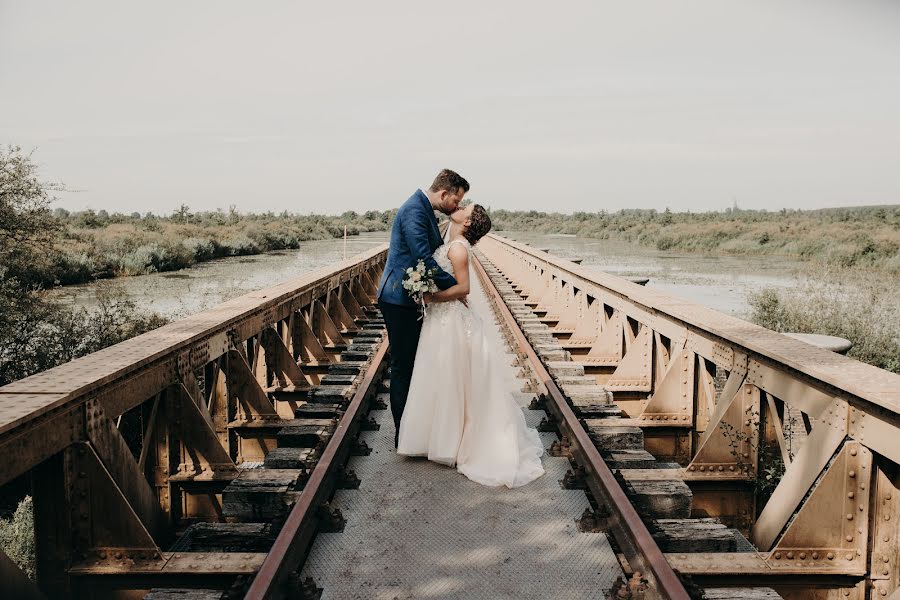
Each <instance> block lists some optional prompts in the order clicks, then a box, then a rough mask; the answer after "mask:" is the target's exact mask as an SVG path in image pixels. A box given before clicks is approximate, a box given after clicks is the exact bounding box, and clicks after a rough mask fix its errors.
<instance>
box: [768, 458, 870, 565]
mask: <svg viewBox="0 0 900 600" xmlns="http://www.w3.org/2000/svg"><path fill="white" fill-rule="evenodd" d="M871 482H872V453H871V452H870V451H869V450H868V449H866V448H865V447H863V446H861V445H860V444H859V443H857V442H852V441H848V442H847V443H845V444H844V446H843V447H842V448H841V450H840V452H839V453H838V455H837V457H836V458H835V459H834V461H833V462H832V463H831V465H830V466H829V467H828V469H827V470H826V472H825V474H824V475H823V476H822V477H821V478H820V480H819V481H818V482H817V483H816V484H815V487H814V488H813V491H812V493H811V494H809V496H808V497H807V498H806V499H805V500H804V501H803V504H802V505H801V506H800V509H799V510H798V511H797V514H796V515H795V516H794V517H793V518H792V519H791V521H790V523H789V525H788V527H787V529H786V531H785V532H784V533H783V534H782V535H781V537H780V538H779V539H778V541H777V543H776V544H775V546H774V547H773V548H772V551H771V552H770V553H769V557H768V559H767V562H768V563H769V565H770V566H771V567H772V568H773V569H782V568H795V567H812V566H817V567H819V568H822V569H828V568H835V569H838V570H840V571H842V572H853V573H860V574H862V573H865V571H866V552H867V547H866V546H867V542H868V528H869V494H870V492H871Z"/></svg>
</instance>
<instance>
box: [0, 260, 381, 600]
mask: <svg viewBox="0 0 900 600" xmlns="http://www.w3.org/2000/svg"><path fill="white" fill-rule="evenodd" d="M386 255H387V246H386V244H385V245H382V246H380V247H377V248H374V249H372V250H369V251H367V252H364V253H362V254H359V255H357V256H355V257H353V258H350V259H348V260H346V261H344V262H341V263H339V264H336V265H332V266H328V267H326V268H323V269H320V270H317V271H315V272H312V273H309V274H306V275H303V276H300V277H298V278H296V279H292V280H289V281H286V282H284V283H281V284H278V285H275V286H273V287H269V288H266V289H263V290H259V291H256V292H252V293H249V294H246V295H244V296H241V297H239V298H235V299H233V300H231V301H228V302H225V303H223V304H221V305H219V306H217V307H215V308H212V309H210V310H206V311H204V312H200V313H198V314H195V315H193V316H191V317H188V318H185V319H182V320H180V321H177V322H174V323H171V324H168V325H165V326H163V327H161V328H159V329H157V330H154V331H152V332H149V333H146V334H144V335H141V336H138V337H135V338H132V339H130V340H127V341H125V342H122V343H120V344H117V345H115V346H112V347H109V348H106V349H104V350H101V351H99V352H96V353H93V354H91V355H88V356H85V357H83V358H79V359H77V360H74V361H72V362H69V363H67V364H64V365H61V366H59V367H56V368H54V369H50V370H48V371H45V372H42V373H39V374H36V375H33V376H31V377H27V378H25V379H22V380H19V381H16V382H14V383H11V384H9V385H7V386H4V387H2V388H0V457H2V460H0V485H4V484H6V483H8V482H10V481H12V480H14V479H15V478H17V477H20V476H25V475H28V474H30V475H31V482H32V491H33V495H34V511H35V535H36V554H37V564H36V568H37V576H38V582H39V584H40V585H41V588H42V589H43V591H44V593H47V594H48V595H50V596H51V597H64V596H68V595H69V594H70V593H71V591H72V589H73V588H72V586H73V585H74V584H73V583H72V582H71V581H70V577H71V573H72V572H73V569H74V568H75V567H74V566H75V563H79V562H80V563H82V567H81V568H83V569H84V570H86V571H85V572H87V571H89V570H90V569H94V570H95V571H96V570H97V569H100V570H102V569H103V568H113V567H115V565H117V564H119V565H121V564H124V563H123V562H122V561H131V564H132V566H133V565H134V563H135V561H137V562H138V563H141V561H145V563H146V564H147V565H151V566H148V567H147V568H148V569H150V568H156V567H153V566H152V565H153V564H154V561H158V560H160V559H161V558H162V553H161V551H160V547H163V544H164V542H167V541H169V540H171V537H172V532H173V526H174V525H175V524H176V523H178V522H183V520H185V519H186V520H191V519H194V518H200V519H202V520H213V521H217V520H222V518H223V517H222V514H221V510H222V509H221V500H220V498H221V496H220V495H219V496H217V494H220V493H221V490H222V488H223V487H224V486H225V485H227V483H228V482H229V481H231V480H232V479H233V478H234V477H235V473H236V470H237V468H236V465H237V464H240V463H241V462H254V461H261V460H262V459H263V458H264V456H265V453H266V450H267V447H266V444H267V441H266V439H265V436H254V435H243V434H242V435H238V434H237V433H236V432H238V431H241V432H244V433H246V431H245V430H250V429H253V428H254V427H260V426H261V425H262V426H264V425H265V422H266V421H267V420H276V419H282V418H288V419H290V418H293V417H294V408H295V405H296V403H297V401H296V400H295V399H296V398H299V397H301V395H302V392H305V391H307V390H309V389H310V388H311V387H312V386H314V385H317V384H319V382H320V381H321V377H322V375H323V374H324V373H325V372H326V371H327V369H328V366H329V365H330V364H332V363H333V362H336V361H337V360H338V356H339V355H340V353H341V352H342V351H343V350H345V349H346V342H347V339H345V336H348V335H349V333H350V332H352V331H354V330H355V327H356V325H355V323H358V322H360V319H364V318H365V316H366V314H367V313H366V308H367V307H370V306H371V305H373V304H374V302H375V295H376V291H377V290H376V283H377V281H378V279H379V277H380V275H381V272H382V270H383V267H384V262H385V259H386ZM5 558H6V557H5V556H3V555H2V552H0V572H2V574H3V578H4V579H6V580H7V581H14V580H16V581H18V580H17V579H15V578H20V576H21V573H16V572H14V567H10V565H11V563H10V562H9V561H8V560H2V559H5ZM257 558H259V557H257ZM253 560H256V558H254V559H253ZM253 560H244V561H243V562H242V564H241V565H238V566H237V567H235V568H236V569H237V571H236V572H238V571H241V569H244V570H246V571H247V572H248V573H252V572H253V570H254V569H255V568H258V566H259V565H258V564H255V565H254V564H243V563H252V562H253ZM259 560H261V558H259ZM141 564H143V563H141ZM173 564H174V563H173ZM84 565H89V566H88V567H85V566H84ZM226 567H227V565H226ZM179 568H180V567H179ZM75 570H77V569H75ZM22 584H23V585H26V586H27V582H22Z"/></svg>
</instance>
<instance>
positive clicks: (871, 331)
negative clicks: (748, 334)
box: [750, 270, 900, 373]
mask: <svg viewBox="0 0 900 600" xmlns="http://www.w3.org/2000/svg"><path fill="white" fill-rule="evenodd" d="M885 279H887V280H886V281H885ZM898 284H900V278H897V277H893V276H890V275H885V276H883V277H881V278H876V277H872V276H871V273H856V272H851V271H846V270H841V271H830V272H829V271H826V272H823V273H816V272H812V271H811V272H810V273H808V274H807V275H806V276H805V278H804V280H803V281H802V283H801V285H800V286H799V287H797V288H796V289H791V290H783V289H765V290H762V291H761V292H759V293H757V294H754V295H752V296H751V297H750V306H751V308H752V314H751V319H752V320H753V321H754V322H756V323H757V324H759V325H762V326H763V327H767V328H769V329H773V330H775V331H781V332H785V331H796V332H803V333H821V334H825V335H835V336H838V337H842V338H846V339H848V340H850V341H851V342H853V348H852V349H851V350H850V352H849V355H850V356H852V357H854V358H856V359H858V360H861V361H863V362H866V363H869V364H872V365H875V366H876V367H879V368H882V369H886V370H888V371H893V372H894V373H900V303H898V302H897V300H896V295H895V294H896V292H895V290H897V289H898Z"/></svg>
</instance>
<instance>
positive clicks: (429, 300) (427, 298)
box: [422, 292, 433, 306]
mask: <svg viewBox="0 0 900 600" xmlns="http://www.w3.org/2000/svg"><path fill="white" fill-rule="evenodd" d="M432 301H433V298H432V295H431V293H430V292H425V293H424V294H422V302H424V303H425V305H426V306H427V305H429V304H431V303H432Z"/></svg>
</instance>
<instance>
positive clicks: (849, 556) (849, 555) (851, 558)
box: [847, 552, 853, 560]
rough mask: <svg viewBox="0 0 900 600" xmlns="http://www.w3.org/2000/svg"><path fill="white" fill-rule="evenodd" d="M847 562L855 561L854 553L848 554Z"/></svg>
mask: <svg viewBox="0 0 900 600" xmlns="http://www.w3.org/2000/svg"><path fill="white" fill-rule="evenodd" d="M847 560H853V553H852V552H848V553H847Z"/></svg>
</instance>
